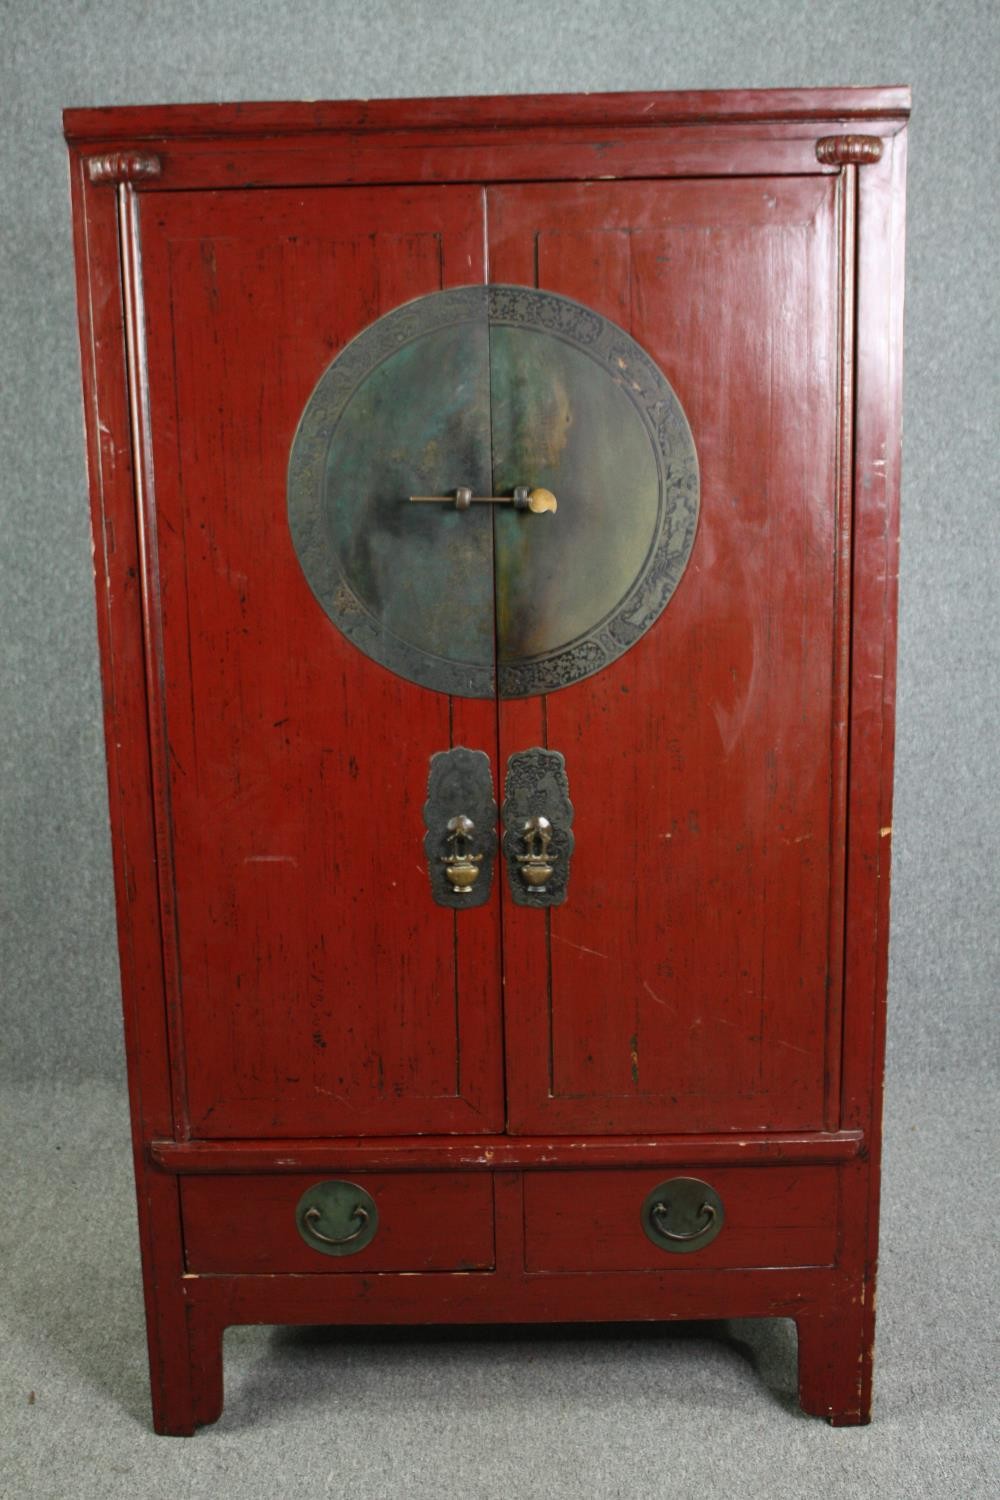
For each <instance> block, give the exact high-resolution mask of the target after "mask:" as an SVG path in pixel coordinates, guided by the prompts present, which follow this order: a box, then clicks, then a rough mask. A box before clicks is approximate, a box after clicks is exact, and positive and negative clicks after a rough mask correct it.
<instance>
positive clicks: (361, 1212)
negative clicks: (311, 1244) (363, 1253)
mask: <svg viewBox="0 0 1000 1500" xmlns="http://www.w3.org/2000/svg"><path fill="white" fill-rule="evenodd" d="M322 1217H323V1215H322V1213H321V1212H320V1210H319V1209H318V1208H307V1209H306V1211H305V1213H304V1214H303V1215H302V1221H303V1223H304V1224H305V1225H306V1226H307V1228H308V1230H309V1233H310V1234H311V1235H312V1236H313V1238H314V1239H317V1240H322V1241H323V1244H324V1245H349V1244H350V1243H351V1241H352V1240H356V1239H360V1237H361V1235H363V1234H364V1232H365V1225H366V1224H367V1223H368V1210H367V1208H365V1206H364V1204H362V1203H357V1204H355V1206H354V1209H353V1211H352V1213H351V1218H352V1219H356V1220H357V1221H358V1227H357V1229H355V1230H354V1231H353V1232H352V1233H351V1234H342V1235H340V1236H339V1237H337V1238H334V1237H333V1236H332V1235H329V1234H324V1233H323V1231H322V1230H321V1229H317V1228H316V1225H317V1224H318V1223H319V1222H320V1220H321V1219H322Z"/></svg>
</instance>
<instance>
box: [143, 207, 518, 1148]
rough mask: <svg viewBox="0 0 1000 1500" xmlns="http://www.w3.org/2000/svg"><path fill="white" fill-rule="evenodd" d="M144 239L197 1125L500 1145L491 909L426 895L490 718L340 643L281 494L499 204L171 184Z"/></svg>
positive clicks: (155, 617)
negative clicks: (438, 816)
mask: <svg viewBox="0 0 1000 1500" xmlns="http://www.w3.org/2000/svg"><path fill="white" fill-rule="evenodd" d="M139 244H140V250H141V294H142V296H141V303H142V308H141V310H142V313H143V315H144V323H145V360H146V366H147V380H148V389H147V390H146V391H145V392H144V393H143V399H144V401H145V403H146V408H147V410H146V416H145V419H144V425H145V426H146V427H147V428H148V430H149V431H151V432H152V433H153V435H154V436H153V439H152V452H151V462H150V465H149V470H150V480H151V482H150V485H149V492H148V494H147V496H146V517H145V544H146V553H147V556H146V568H147V576H148V588H147V593H148V598H149V618H148V629H149V635H150V649H151V653H152V656H151V684H152V690H153V704H152V712H153V716H154V720H156V719H158V720H159V722H160V723H161V725H162V731H161V732H162V745H163V749H164V756H163V760H164V761H165V763H156V764H154V768H153V771H154V779H155V782H156V789H157V794H158V800H159V805H160V808H161V812H162V820H161V828H160V857H161V880H162V885H163V907H164V918H165V926H166V930H167V945H166V946H167V964H168V969H169V971H170V972H169V973H168V989H169V992H170V998H171V1004H172V1011H173V1017H174V1023H173V1040H174V1048H175V1052H176V1054H177V1056H176V1062H177V1065H178V1066H179V1067H180V1068H181V1069H182V1072H183V1078H184V1081H185V1087H186V1095H187V1103H188V1108H189V1115H190V1126H191V1129H192V1130H193V1132H194V1133H195V1134H198V1135H206V1136H233V1135H240V1134H241V1133H245V1132H252V1133H253V1134H254V1135H266V1134H268V1133H271V1134H274V1135H278V1136H280V1135H321V1134H337V1133H345V1132H348V1133H351V1134H356V1133H361V1132H369V1133H370V1132H375V1133H384V1134H392V1133H395V1132H400V1131H410V1130H428V1131H454V1130H465V1129H470V1130H472V1129H477V1130H478V1129H483V1128H490V1127H495V1126H497V1125H498V1124H499V1123H500V1121H501V1119H502V1098H501V1074H500V1067H501V1065H500V1046H499V998H498V997H499V943H498V917H497V903H496V902H493V903H492V904H490V905H488V906H486V907H483V908H481V909H479V910H476V911H469V912H462V913H455V912H453V911H450V910H446V909H444V908H442V907H439V906H436V905H434V904H433V902H432V901H431V899H430V891H429V883H428V879H427V873H426V869H425V867H424V865H423V853H422V840H423V834H424V827H423V822H422V818H421V808H422V804H423V801H424V798H425V795H426V788H427V772H428V762H429V759H430V757H431V755H432V754H434V752H436V751H439V750H443V749H447V748H448V746H449V745H451V744H453V743H456V744H457V743H465V744H467V745H469V746H471V747H474V748H482V749H486V750H487V751H490V752H492V750H493V748H494V744H495V708H494V705H493V704H492V702H489V701H486V702H478V703H477V702H474V701H468V700H464V701H459V700H454V701H452V700H451V699H449V698H448V697H447V696H445V695H443V694H439V693H432V692H428V691H426V690H424V689H421V688H418V687H416V686H414V685H412V684H411V683H409V682H407V681H405V680H403V679H402V678H401V677H398V676H396V675H394V674H392V673H391V672H389V671H387V670H386V669H385V668H383V667H381V666H379V665H377V664H375V663H374V662H372V661H370V660H369V659H368V658H367V657H366V656H364V655H362V654H361V652H360V651H358V650H357V649H356V648H355V647H354V646H353V645H351V644H350V643H349V642H348V641H347V640H346V638H345V637H344V636H343V635H341V634H340V632H339V631H338V630H337V629H336V628H335V626H334V625H333V624H332V623H331V622H330V620H329V619H328V618H327V617H326V615H325V614H324V613H323V611H322V609H321V608H320V606H319V605H318V603H317V602H316V600H315V598H314V597H313V595H312V593H311V591H310V588H309V586H308V584H307V582H306V579H305V576H304V575H303V572H302V569H301V567H300V565H299V562H298V559H297V558H296V556H295V553H294V550H293V547H292V543H291V539H290V534H289V526H288V516H287V502H286V470H287V465H288V458H289V450H290V447H291V444H292V439H293V435H294V433H295V430H296V424H297V422H298V420H299V417H300V414H301V412H302V410H303V407H304V406H305V403H306V401H307V399H308V398H309V395H310V392H311V391H312V389H313V387H314V385H315V383H316V381H317V379H318V378H319V376H320V374H321V373H322V371H323V370H324V369H325V367H326V366H327V365H328V364H329V362H330V361H331V359H332V358H333V357H334V356H335V355H336V354H337V353H338V352H339V351H340V350H341V349H342V348H343V346H344V345H345V344H346V343H347V342H348V341H349V340H350V339H352V338H353V337H354V336H355V335H356V334H357V333H359V332H360V331H361V330H362V329H363V328H364V327H366V326H367V325H368V324H369V323H371V322H372V321H373V320H374V319H375V318H377V317H378V316H379V315H380V314H382V313H384V312H386V311H388V310H389V309H390V308H392V307H394V306H396V305H397V304H399V303H401V302H405V301H408V300H410V299H411V298H413V297H416V296H419V295H421V294H422V293H426V292H431V291H435V290H437V289H439V288H441V287H444V286H452V285H460V284H465V283H474V282H481V281H482V276H483V264H482V245H483V194H482V192H481V190H479V189H476V188H447V189H444V188H435V187H427V188H423V187H417V188H412V189H411V188H386V189H377V190H367V189H325V190H324V189H310V190H307V191H301V192H300V191H294V190H281V191H238V192H204V193H175V194H171V193H163V194H158V195H156V196H155V197H153V196H151V197H150V198H148V199H144V200H143V201H142V207H141V219H140V222H139ZM460 810H461V809H457V811H460Z"/></svg>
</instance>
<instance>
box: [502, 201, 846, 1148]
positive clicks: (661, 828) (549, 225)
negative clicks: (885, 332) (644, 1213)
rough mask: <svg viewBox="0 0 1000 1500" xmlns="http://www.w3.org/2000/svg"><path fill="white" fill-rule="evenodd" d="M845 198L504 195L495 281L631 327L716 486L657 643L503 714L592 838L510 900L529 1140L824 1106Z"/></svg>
mask: <svg viewBox="0 0 1000 1500" xmlns="http://www.w3.org/2000/svg"><path fill="white" fill-rule="evenodd" d="M840 191H841V190H840V188H839V186H838V179H837V178H834V177H830V176H822V177H821V176H815V177H782V178H774V179H763V178H757V179H731V180H725V179H717V180H705V181H689V182H667V181H661V182H616V183H611V182H592V183H578V184H561V185H547V186H546V185H529V186H502V187H496V188H493V189H491V190H490V193H489V196H488V212H489V254H490V278H491V280H492V281H498V282H509V283H522V284H527V285H532V286H534V285H537V286H539V287H543V288H545V289H546V290H548V291H551V292H555V293H559V294H562V295H564V296H567V297H570V298H574V299H577V300H578V301H579V302H582V303H585V304H587V305H588V306H589V307H591V308H593V309H595V310H596V311H597V312H599V313H601V314H603V315H604V316H606V317H607V318H609V319H611V320H613V321H614V322H615V323H617V324H619V325H621V326H622V327H623V328H624V329H626V330H627V331H628V332H629V333H631V335H632V336H633V338H634V339H635V340H636V342H637V343H638V344H640V345H641V346H642V347H643V349H644V350H645V351H646V352H647V353H648V354H649V355H650V356H651V357H652V359H653V360H654V361H655V362H656V364H657V365H658V366H659V367H660V369H661V370H662V371H663V372H664V374H665V375H666V377H667V379H668V380H669V382H670V384H671V385H672V386H673V389H674V391H675V392H676V393H677V395H678V396H679V398H680V401H681V404H682V406H683V408H684V411H685V412H686V415H687V419H688V422H689V423H690V427H691V430H692V432H693V436H694V442H695V447H696V449H697V454H698V462H699V467H700V484H701V508H700V518H699V523H698V531H697V536H696V539H695V543H694V548H693V551H692V554H691V558H690V562H689V564H688V566H687V569H686V571H685V573H684V576H683V578H681V580H680V582H679V584H678V586H677V589H676V592H675V593H674V595H673V597H672V599H671V600H670V603H669V605H668V606H667V608H666V609H665V611H664V612H663V613H662V615H661V616H660V617H659V618H658V619H657V620H656V622H655V623H654V624H653V625H652V626H651V627H650V628H649V629H648V630H647V631H646V632H645V634H643V635H642V636H641V638H640V639H638V640H637V641H636V643H635V644H634V645H633V646H632V647H631V649H630V650H628V651H627V652H626V653H625V654H624V655H622V656H620V657H619V658H618V659H617V660H615V661H613V662H611V663H610V664H609V665H607V666H606V667H604V669H603V670H601V671H600V672H598V673H597V674H596V675H594V676H590V677H588V678H586V679H585V680H583V681H580V682H575V683H571V684H570V685H567V686H565V687H563V688H561V689H560V690H558V691H551V692H549V693H547V694H545V695H542V696H533V697H531V696H528V697H523V698H519V699H501V703H500V740H501V762H502V763H503V762H505V761H506V759H507V757H508V756H509V755H510V754H511V753H514V752H517V751H521V750H523V749H524V748H525V747H527V746H534V745H539V746H548V747H551V748H553V749H556V750H559V751H561V752H562V753H563V755H564V756H565V762H566V771H567V774H568V780H569V790H570V795H571V797H572V801H573V804H574V807H575V825H574V826H575V837H576V847H575V853H574V856H573V863H572V873H571V877H570V882H569V898H568V900H567V901H566V902H565V904H563V905H560V906H558V907H554V908H551V909H549V910H547V911H537V910H530V909H525V908H524V907H523V906H518V905H515V904H512V903H511V902H510V901H509V900H508V901H506V902H505V910H504V955H505V1014H506V1025H507V1069H508V1091H509V1104H508V1107H509V1123H510V1128H511V1129H513V1130H515V1131H519V1132H531V1131H541V1130H546V1131H550V1130H557V1131H563V1132H575V1131H596V1132H608V1131H612V1132H614V1131H621V1132H625V1131H695V1130H698V1131H702V1130H765V1129H769V1128H775V1129H776V1128H789V1129H791V1128H815V1127H820V1126H822V1125H823V1124H824V1121H825V1119H826V1117H827V1101H828V1100H830V1099H832V1098H834V1097H835V1094H836V1080H837V1073H838V1064H839V1009H840V979H839V972H840V971H839V952H840V947H841V943H842V932H841V917H840V909H841V907H840V899H841V889H842V884H843V877H842V861H843V849H842V831H841V826H840V820H839V811H838V809H839V806H840V799H841V797H842V794H843V776H844V764H843V753H842V743H843V742H842V738H841V736H842V729H843V712H844V710H843V704H842V702H841V696H842V690H843V681H844V662H843V659H842V656H841V654H840V653H841V651H842V646H841V642H842V640H843V639H844V630H843V618H844V616H843V610H844V607H845V602H846V601H845V598H844V592H845V580H844V579H843V578H841V577H839V576H838V557H839V556H840V555H841V551H840V549H841V548H842V547H843V546H844V530H843V528H846V526H847V525H848V524H849V517H847V516H840V515H839V514H838V399H839V394H840V382H841V364H840V355H841V335H840V323H841V315H842V310H841V285H842V276H843V274H844V268H843V266H842V265H841V258H840V253H839V244H840V202H839V198H838V194H839V192H840ZM845 242H846V237H845ZM560 499H561V503H562V502H563V501H564V502H565V505H566V506H567V507H569V506H570V505H571V503H572V497H571V496H569V495H567V496H565V497H560ZM605 504H606V524H607V528H608V537H609V539H610V538H612V537H613V536H614V535H615V530H616V528H619V527H621V526H624V525H627V524H628V516H627V513H626V511H625V510H623V507H622V497H621V496H619V495H617V494H616V493H615V492H614V488H613V486H609V487H608V489H607V491H606V497H605ZM557 519H558V518H557Z"/></svg>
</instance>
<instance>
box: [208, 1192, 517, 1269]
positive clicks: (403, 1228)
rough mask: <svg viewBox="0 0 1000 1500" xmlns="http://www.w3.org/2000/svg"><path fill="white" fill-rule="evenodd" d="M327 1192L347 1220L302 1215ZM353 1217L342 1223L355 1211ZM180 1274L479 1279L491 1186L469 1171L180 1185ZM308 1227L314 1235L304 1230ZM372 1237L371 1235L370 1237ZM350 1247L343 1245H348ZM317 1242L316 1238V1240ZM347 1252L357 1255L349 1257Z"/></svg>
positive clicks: (489, 1244) (488, 1265)
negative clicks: (427, 1274) (469, 1274)
mask: <svg viewBox="0 0 1000 1500" xmlns="http://www.w3.org/2000/svg"><path fill="white" fill-rule="evenodd" d="M328 1183H336V1184H353V1185H354V1187H356V1188H357V1189H358V1192H357V1194H356V1195H349V1196H346V1197H345V1196H344V1194H343V1192H342V1191H341V1190H339V1189H336V1188H335V1189H334V1190H333V1193H332V1196H331V1198H330V1200H329V1201H331V1202H333V1203H334V1204H335V1203H336V1200H337V1195H338V1192H339V1194H340V1201H341V1202H342V1203H346V1205H347V1209H346V1213H347V1217H345V1216H344V1214H343V1213H342V1214H341V1217H340V1219H339V1220H338V1219H337V1218H336V1216H335V1214H334V1213H333V1212H325V1211H323V1210H322V1208H320V1209H317V1211H316V1212H315V1214H314V1215H313V1217H312V1219H311V1220H306V1222H305V1225H304V1232H305V1234H306V1235H307V1236H308V1237H309V1242H308V1243H307V1240H306V1238H304V1237H303V1231H301V1230H300V1228H299V1223H300V1222H301V1221H302V1220H303V1219H305V1216H306V1214H308V1211H309V1208H310V1206H315V1205H317V1204H319V1205H322V1204H323V1203H324V1197H323V1186H322V1185H323V1184H328ZM355 1198H356V1203H357V1213H356V1217H353V1218H352V1217H350V1215H351V1214H353V1213H354V1212H355ZM181 1205H182V1211H183V1219H184V1245H185V1255H186V1263H187V1268H188V1270H189V1271H203V1272H212V1271H215V1272H253V1271H263V1272H271V1271H296V1272H310V1271H312V1272H319V1273H325V1272H338V1271H339V1272H343V1273H347V1272H363V1271H485V1270H490V1269H492V1267H493V1261H494V1256H493V1182H492V1178H491V1177H490V1176H489V1174H484V1173H475V1172H456V1173H444V1172H405V1173H404V1172H394V1173H383V1174H379V1173H367V1172H362V1173H354V1172H352V1173H344V1174H342V1175H340V1176H334V1174H333V1173H331V1174H329V1176H327V1177H322V1176H319V1175H317V1174H314V1173H309V1174H305V1173H294V1174H289V1175H286V1174H281V1175H271V1176H238V1177H237V1176H232V1177H188V1178H184V1179H182V1181H181ZM312 1226H314V1227H312ZM373 1229H374V1232H373ZM355 1234H356V1235H357V1240H356V1241H354V1242H353V1243H352V1242H351V1240H352V1236H354V1235H355ZM324 1236H325V1238H323V1237H324ZM355 1244H358V1245H360V1248H357V1249H356V1248H355Z"/></svg>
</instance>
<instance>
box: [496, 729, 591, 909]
mask: <svg viewBox="0 0 1000 1500" xmlns="http://www.w3.org/2000/svg"><path fill="white" fill-rule="evenodd" d="M572 824H573V804H572V802H571V801H570V800H569V782H568V781H567V779H566V762H565V760H564V759H563V757H562V755H561V754H560V753H559V751H558V750H543V749H541V748H540V747H539V746H535V748H534V749H532V750H522V751H520V752H519V753H518V754H517V755H512V756H511V757H510V759H509V760H508V762H507V781H506V784H505V787H504V804H503V825H504V836H503V848H504V855H505V857H506V860H507V870H508V875H509V878H510V892H511V895H512V896H513V898H514V901H515V902H516V903H517V905H518V906H542V907H544V906H561V905H562V903H563V902H564V901H565V900H566V889H567V885H568V883H569V864H570V857H571V856H572V853H573V843H574V840H573V829H572Z"/></svg>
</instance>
